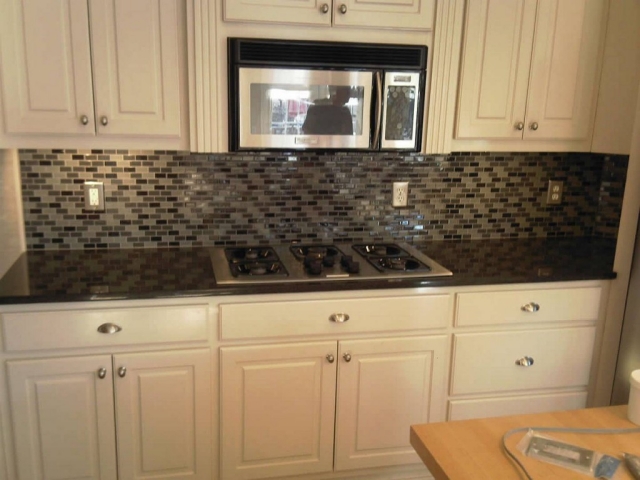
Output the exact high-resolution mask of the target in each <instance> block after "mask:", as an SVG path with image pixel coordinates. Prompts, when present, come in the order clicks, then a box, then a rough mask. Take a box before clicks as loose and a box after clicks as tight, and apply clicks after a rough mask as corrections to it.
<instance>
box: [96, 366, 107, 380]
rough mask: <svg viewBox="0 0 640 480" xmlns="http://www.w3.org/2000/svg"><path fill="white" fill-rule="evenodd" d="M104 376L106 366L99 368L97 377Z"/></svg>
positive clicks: (101, 377)
mask: <svg viewBox="0 0 640 480" xmlns="http://www.w3.org/2000/svg"><path fill="white" fill-rule="evenodd" d="M106 376H107V369H106V368H101V369H100V370H98V378H99V379H103V378H104V377H106Z"/></svg>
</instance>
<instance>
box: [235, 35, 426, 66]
mask: <svg viewBox="0 0 640 480" xmlns="http://www.w3.org/2000/svg"><path fill="white" fill-rule="evenodd" d="M229 59H230V61H231V62H232V63H233V64H236V65H247V66H249V65H251V66H265V65H268V66H283V67H284V66H286V67H307V68H309V67H318V68H323V69H326V68H328V67H333V68H337V69H354V68H355V69H378V68H385V69H387V70H392V69H393V70H424V69H425V68H426V66H427V47H426V46H423V45H390V44H379V43H351V42H314V41H306V40H280V39H263V38H229Z"/></svg>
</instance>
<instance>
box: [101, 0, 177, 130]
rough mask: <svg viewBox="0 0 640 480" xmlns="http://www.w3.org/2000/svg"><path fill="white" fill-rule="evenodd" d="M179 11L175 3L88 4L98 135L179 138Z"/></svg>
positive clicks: (113, 0) (109, 0) (122, 0)
mask: <svg viewBox="0 0 640 480" xmlns="http://www.w3.org/2000/svg"><path fill="white" fill-rule="evenodd" d="M179 8H181V3H180V2H179V0H136V1H135V2H132V1H130V0H92V1H91V2H90V19H91V47H92V51H91V53H92V56H93V57H92V59H93V80H94V89H95V104H96V124H97V129H98V133H101V134H110V135H154V136H168V137H177V136H180V103H181V102H180V99H181V93H180V81H179V72H180V69H181V65H180V61H179V53H178V52H179V49H180V48H181V47H182V46H183V45H182V39H181V35H180V33H179V32H180V28H179V23H178V22H179V21H180V20H179V19H180V18H181V15H180V14H179ZM105 122H106V125H105V124H104V123H105Z"/></svg>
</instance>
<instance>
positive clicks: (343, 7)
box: [340, 3, 347, 15]
mask: <svg viewBox="0 0 640 480" xmlns="http://www.w3.org/2000/svg"><path fill="white" fill-rule="evenodd" d="M340 13H342V14H343V15H344V14H345V13H347V6H346V5H345V4H344V3H343V4H342V5H340Z"/></svg>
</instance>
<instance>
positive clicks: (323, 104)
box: [228, 38, 427, 151]
mask: <svg viewBox="0 0 640 480" xmlns="http://www.w3.org/2000/svg"><path fill="white" fill-rule="evenodd" d="M228 58H229V147H230V150H232V151H241V150H265V149H266V150H297V149H314V150H368V151H377V150H404V151H419V150H420V145H421V141H422V119H423V116H424V115H423V113H424V103H425V102H424V97H425V93H424V91H425V75H426V65H427V47H426V46H421V45H389V44H370V43H366V44H365V43H341V42H310V41H302V40H300V41H298V40H272V39H258V38H230V39H229V40H228Z"/></svg>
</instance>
